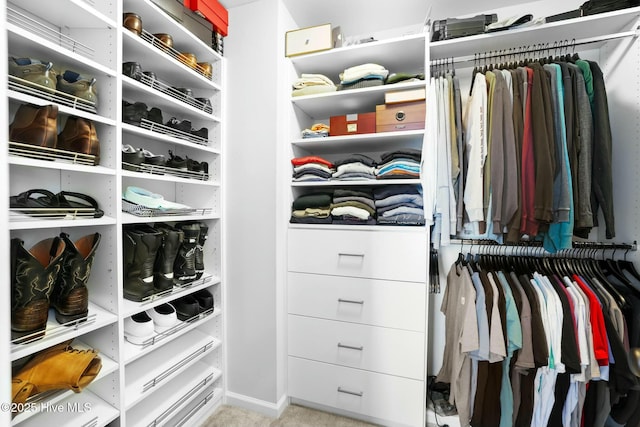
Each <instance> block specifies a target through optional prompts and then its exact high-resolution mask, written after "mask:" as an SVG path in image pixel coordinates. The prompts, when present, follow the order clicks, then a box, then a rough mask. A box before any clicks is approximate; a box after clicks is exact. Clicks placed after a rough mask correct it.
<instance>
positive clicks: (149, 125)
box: [140, 119, 210, 147]
mask: <svg viewBox="0 0 640 427" xmlns="http://www.w3.org/2000/svg"><path fill="white" fill-rule="evenodd" d="M140 127H141V128H142V129H146V130H150V131H152V132H156V133H159V134H162V135H168V136H171V137H174V138H178V139H182V140H184V141H188V142H192V143H194V144H198V145H204V146H207V147H208V146H209V144H210V141H209V140H208V139H205V138H202V137H199V136H197V135H194V134H191V133H188V132H183V131H181V130H178V129H174V128H172V127H169V126H166V125H163V124H160V123H156V122H153V121H151V120H148V119H142V120H140Z"/></svg>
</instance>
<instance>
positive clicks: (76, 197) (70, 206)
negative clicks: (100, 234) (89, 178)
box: [9, 189, 104, 218]
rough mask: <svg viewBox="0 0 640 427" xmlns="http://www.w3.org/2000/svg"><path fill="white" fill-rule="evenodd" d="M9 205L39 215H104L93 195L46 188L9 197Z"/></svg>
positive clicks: (97, 216) (29, 213)
mask: <svg viewBox="0 0 640 427" xmlns="http://www.w3.org/2000/svg"><path fill="white" fill-rule="evenodd" d="M9 207H10V208H12V209H16V210H18V211H20V212H22V213H25V214H27V215H30V216H37V217H66V216H67V215H73V216H83V217H87V216H90V217H93V218H101V217H102V216H103V215H104V212H103V211H102V210H101V209H100V208H99V207H98V202H97V201H96V200H95V199H94V198H93V197H90V196H87V195H86V194H83V193H77V192H72V191H61V192H59V193H57V194H54V193H52V192H51V191H49V190H45V189H33V190H27V191H25V192H23V193H20V194H18V195H17V196H11V197H9Z"/></svg>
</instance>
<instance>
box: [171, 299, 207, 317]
mask: <svg viewBox="0 0 640 427" xmlns="http://www.w3.org/2000/svg"><path fill="white" fill-rule="evenodd" d="M171 305H173V307H174V308H175V309H176V314H177V315H178V319H179V320H183V321H184V320H189V319H191V318H193V317H196V316H198V315H199V314H200V304H198V300H196V298H195V297H193V296H192V295H187V296H184V297H182V298H178V299H177V300H174V301H172V302H171Z"/></svg>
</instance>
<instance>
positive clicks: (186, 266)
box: [173, 224, 200, 285]
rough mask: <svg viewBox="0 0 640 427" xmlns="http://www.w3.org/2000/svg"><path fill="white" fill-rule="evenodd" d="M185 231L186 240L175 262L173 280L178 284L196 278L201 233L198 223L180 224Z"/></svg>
mask: <svg viewBox="0 0 640 427" xmlns="http://www.w3.org/2000/svg"><path fill="white" fill-rule="evenodd" d="M176 228H178V229H180V230H182V232H183V233H184V241H183V242H182V245H181V246H180V250H179V251H178V256H176V260H175V262H174V263H173V280H174V283H176V284H178V285H184V284H185V283H188V282H192V281H194V280H196V245H197V244H198V237H199V235H200V226H199V225H198V224H178V225H176Z"/></svg>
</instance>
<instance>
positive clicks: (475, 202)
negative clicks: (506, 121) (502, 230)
mask: <svg viewBox="0 0 640 427" xmlns="http://www.w3.org/2000/svg"><path fill="white" fill-rule="evenodd" d="M463 123H464V128H465V133H464V135H465V147H466V152H467V158H468V159H469V163H468V168H467V177H466V180H465V182H466V186H465V189H464V204H465V211H466V212H467V216H468V217H469V221H471V222H476V223H477V222H481V221H484V220H485V217H484V210H483V197H484V196H483V194H484V192H483V170H484V163H485V159H486V157H487V135H486V126H487V83H486V80H485V78H484V75H482V74H480V73H478V74H476V76H475V78H474V80H473V86H472V90H471V96H470V97H469V101H468V103H467V106H466V109H465V114H464V120H463Z"/></svg>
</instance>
